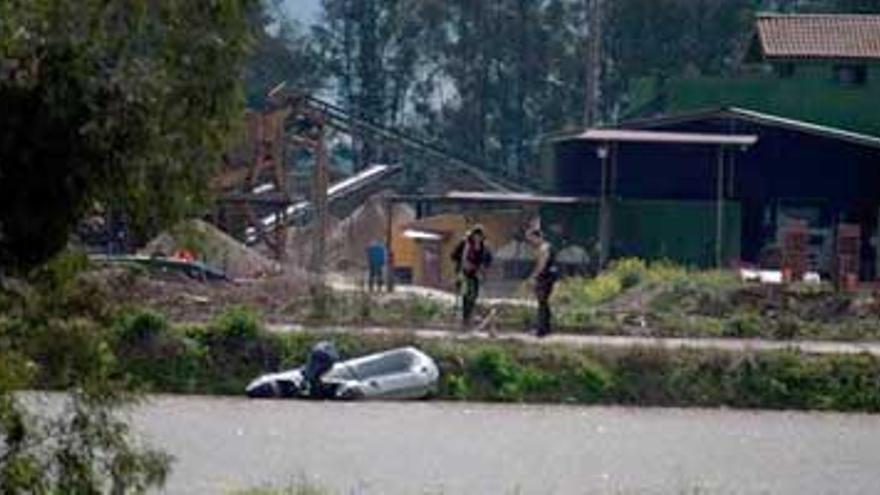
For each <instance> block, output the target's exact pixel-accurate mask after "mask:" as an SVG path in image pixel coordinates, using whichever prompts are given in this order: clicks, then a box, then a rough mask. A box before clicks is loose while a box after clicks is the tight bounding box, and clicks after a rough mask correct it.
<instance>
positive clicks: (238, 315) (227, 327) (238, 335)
mask: <svg viewBox="0 0 880 495" xmlns="http://www.w3.org/2000/svg"><path fill="white" fill-rule="evenodd" d="M211 327H212V329H213V330H214V331H217V332H219V335H220V336H221V337H222V338H223V339H225V340H227V341H230V342H247V341H252V340H254V339H256V338H257V334H258V333H259V331H260V322H259V319H258V318H257V315H256V314H255V313H254V312H253V311H251V310H250V309H248V308H245V307H241V306H236V307H233V308H230V309H228V310H226V311H225V312H224V313H223V314H221V315H220V316H218V317H217V318H216V319H215V320H214V322H213V323H212V324H211Z"/></svg>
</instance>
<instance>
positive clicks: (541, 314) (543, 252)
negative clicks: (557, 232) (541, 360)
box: [526, 229, 559, 337]
mask: <svg viewBox="0 0 880 495" xmlns="http://www.w3.org/2000/svg"><path fill="white" fill-rule="evenodd" d="M526 240H527V241H528V243H529V245H531V247H532V249H533V250H534V251H535V268H534V270H532V274H531V275H530V276H529V280H530V281H531V283H532V284H533V285H532V288H533V291H534V294H535V299H537V300H538V324H537V328H536V329H535V334H536V335H537V336H538V337H544V336H546V335H547V334H549V333H550V325H551V319H552V316H553V315H552V313H551V311H550V296H551V295H552V294H553V286H554V285H556V281H557V280H559V267H558V265H557V264H556V252H555V250H554V249H553V246H552V245H551V244H550V243H549V242H548V241H547V240H546V239H544V235H543V234H542V233H541V231H540V230H537V229H534V230H531V231H529V232H528V233H526Z"/></svg>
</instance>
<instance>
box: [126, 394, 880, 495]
mask: <svg viewBox="0 0 880 495" xmlns="http://www.w3.org/2000/svg"><path fill="white" fill-rule="evenodd" d="M134 419H135V424H136V427H137V429H138V430H140V431H141V432H143V433H144V434H145V435H146V436H147V437H148V438H149V439H150V440H151V441H152V442H153V443H154V444H156V445H158V446H161V447H163V448H165V449H166V450H167V451H169V452H170V453H172V454H173V455H175V456H176V458H177V462H176V464H175V467H174V473H173V475H172V477H171V479H170V481H169V484H168V486H167V493H174V494H178V493H179V494H203V493H204V494H215V493H226V492H229V491H233V490H237V489H243V488H247V487H260V486H269V485H275V486H279V485H285V484H290V483H292V482H296V481H297V480H301V479H307V480H309V481H311V482H314V483H316V484H320V485H322V486H325V487H327V488H330V489H332V490H334V491H335V492H336V493H339V494H343V495H354V494H357V495H361V494H371V495H372V494H376V495H396V494H406V495H411V494H444V495H457V494H501V495H506V494H521V495H526V494H541V495H546V494H566V495H567V494H613V495H617V494H633V493H639V494H640V493H648V494H653V493H657V494H661V493H662V494H666V493H673V494H682V493H688V494H691V493H701V494H716V493H718V494H753V493H767V494H805V493H816V494H830V493H847V494H877V493H880V416H863V415H837V414H803V413H778V412H743V411H727V410H718V411H715V410H708V411H707V410H678V409H630V408H614V407H611V408H608V407H589V408H584V407H564V406H553V407H545V406H510V405H497V406H496V405H472V404H456V403H441V402H422V403H409V404H402V403H346V404H340V403H332V404H331V403H307V402H283V401H249V400H245V399H215V398H189V397H164V396H163V397H157V398H154V399H153V400H152V402H151V403H150V404H149V405H147V406H144V407H142V408H140V409H139V410H137V411H136V412H135V413H134Z"/></svg>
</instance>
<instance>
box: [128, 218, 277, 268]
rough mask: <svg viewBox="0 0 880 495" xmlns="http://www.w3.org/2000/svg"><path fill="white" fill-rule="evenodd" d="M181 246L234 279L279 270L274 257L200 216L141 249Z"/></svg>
mask: <svg viewBox="0 0 880 495" xmlns="http://www.w3.org/2000/svg"><path fill="white" fill-rule="evenodd" d="M180 249H186V250H189V251H191V252H192V253H194V254H195V255H196V258H197V259H199V260H200V261H203V262H204V263H207V264H208V265H211V266H213V267H215V268H217V269H219V270H222V271H224V272H225V273H226V275H227V276H229V277H230V278H234V279H249V278H259V277H263V276H266V275H269V274H273V273H277V272H278V271H279V266H278V264H277V263H275V262H274V261H272V260H270V259H269V258H267V257H266V256H264V255H262V254H260V253H259V252H257V251H255V250H253V249H251V248H248V247H247V246H245V245H244V244H242V243H241V242H239V241H237V240H236V239H234V238H232V237H230V236H229V235H228V234H226V233H224V232H223V231H221V230H220V229H218V228H217V227H214V226H213V225H211V224H209V223H207V222H203V221H201V220H188V221H186V222H183V223H181V224H179V225H177V226H175V227H174V228H172V229H170V230H169V231H168V232H164V233H162V234H160V235H159V236H158V237H156V238H155V239H153V240H152V241H150V242H149V243H148V244H147V245H146V246H145V247H144V248H143V249H142V250H141V251H140V253H141V254H145V255H149V256H152V255H157V254H158V255H166V256H170V255H172V254H173V253H174V252H176V251H177V250H180Z"/></svg>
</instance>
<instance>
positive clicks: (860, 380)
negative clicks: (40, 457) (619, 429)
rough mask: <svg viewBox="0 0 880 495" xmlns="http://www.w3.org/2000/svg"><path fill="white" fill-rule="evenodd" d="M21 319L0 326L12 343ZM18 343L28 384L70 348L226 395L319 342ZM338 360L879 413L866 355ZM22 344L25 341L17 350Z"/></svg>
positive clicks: (507, 354)
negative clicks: (30, 372)
mask: <svg viewBox="0 0 880 495" xmlns="http://www.w3.org/2000/svg"><path fill="white" fill-rule="evenodd" d="M21 325H25V323H24V322H17V321H14V320H6V321H4V322H2V324H0V332H2V335H3V338H4V339H6V340H7V341H9V339H10V338H12V339H15V338H16V337H15V336H16V335H18V336H22V335H24V334H23V333H22V332H27V329H25V328H23V327H22V326H21ZM32 330H33V329H31V334H30V336H29V337H30V338H28V339H26V342H27V344H22V345H28V346H29V347H30V351H29V352H28V354H29V355H32V356H34V357H35V362H36V364H37V365H38V369H39V373H38V374H37V379H36V382H35V383H36V384H37V385H38V386H40V387H44V388H54V387H60V386H64V383H65V376H64V370H65V369H66V368H65V366H64V363H65V362H67V361H69V360H72V359H74V360H75V359H77V355H76V353H74V352H71V351H70V350H71V349H74V348H77V347H81V346H82V345H83V344H82V342H80V341H81V340H86V341H87V342H88V343H89V345H98V346H101V347H104V348H106V349H107V355H108V357H107V358H108V359H113V360H114V361H115V363H116V368H117V373H118V374H120V376H124V377H125V378H126V379H127V380H128V381H129V382H130V383H132V384H134V385H136V386H138V387H140V388H141V389H144V390H147V391H151V392H170V393H187V394H233V395H238V394H241V393H242V391H243V388H244V386H245V385H246V383H247V382H248V381H249V380H250V379H251V378H253V377H254V376H256V375H258V374H260V373H262V372H265V371H271V370H277V369H283V368H286V367H291V366H294V365H297V364H300V363H301V362H302V361H303V359H304V357H305V355H306V353H307V351H308V349H309V348H310V347H311V346H312V345H313V344H314V343H315V342H317V341H318V340H319V339H320V338H321V336H320V335H316V334H308V333H306V334H299V333H297V334H272V333H268V332H266V331H264V330H262V329H261V328H260V325H259V323H258V321H257V319H256V318H255V317H254V316H253V315H252V314H251V313H249V312H247V311H244V310H233V311H230V312H228V313H226V314H224V315H222V316H221V317H219V318H217V319H216V320H215V321H213V322H212V323H210V324H208V325H204V326H192V327H173V326H171V325H170V324H168V322H167V321H165V320H164V318H162V317H161V316H158V315H156V314H154V313H138V314H134V315H130V316H127V317H125V318H122V319H120V320H118V321H116V322H115V323H113V324H112V325H111V326H109V327H107V328H103V329H102V327H100V326H97V325H91V326H90V325H86V324H84V323H82V322H56V323H54V324H52V325H49V326H48V327H45V328H44V329H43V330H37V331H36V332H34V331H32ZM334 340H335V341H336V343H337V344H338V346H339V348H340V350H341V352H342V354H343V356H347V357H351V356H358V355H362V354H365V353H370V352H374V351H378V350H384V349H388V348H390V347H395V346H402V345H417V346H419V347H420V348H422V349H423V350H425V351H426V352H428V353H429V354H430V355H432V356H433V357H434V358H435V359H436V360H437V361H438V363H439V365H440V368H441V371H442V382H441V386H440V392H439V397H440V398H442V399H446V400H470V401H500V402H531V403H567V404H623V405H639V406H676V407H694V406H700V407H719V406H725V407H736V408H770V409H816V410H835V411H866V412H877V411H880V359H878V358H876V357H872V356H869V355H850V356H843V355H834V356H831V355H828V356H819V355H807V354H800V353H797V352H793V351H791V352H760V353H759V352H720V351H713V352H709V351H696V350H662V349H653V348H651V349H647V348H632V349H605V348H602V349H600V348H586V349H584V348H577V349H575V348H568V347H563V346H559V347H554V346H530V345H527V344H523V343H514V342H485V341H476V340H464V339H456V340H450V341H438V340H431V341H427V340H425V341H420V340H418V339H416V338H415V337H413V336H412V335H411V334H407V333H405V332H402V333H399V334H389V335H362V334H343V335H335V336H334ZM22 342H25V341H22Z"/></svg>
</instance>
